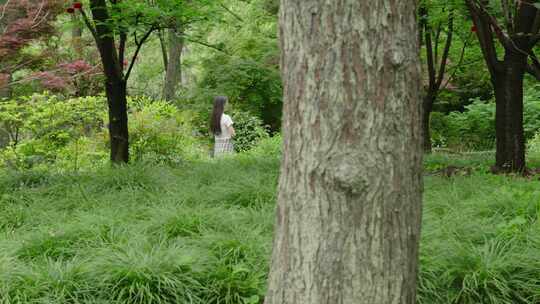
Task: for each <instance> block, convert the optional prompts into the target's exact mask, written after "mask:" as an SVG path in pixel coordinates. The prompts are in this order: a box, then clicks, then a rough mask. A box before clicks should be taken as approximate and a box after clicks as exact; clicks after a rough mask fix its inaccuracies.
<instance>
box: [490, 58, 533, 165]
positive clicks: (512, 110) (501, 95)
mask: <svg viewBox="0 0 540 304" xmlns="http://www.w3.org/2000/svg"><path fill="white" fill-rule="evenodd" d="M526 66H527V57H526V56H524V55H523V54H521V53H519V51H515V52H512V51H510V50H507V52H506V54H505V57H504V62H502V68H501V69H500V70H498V71H497V72H496V76H495V79H494V81H493V83H494V89H495V101H496V116H495V130H496V138H497V152H496V157H495V158H496V161H495V166H496V167H497V170H498V171H499V172H523V171H524V170H525V136H524V131H523V78H524V74H525V68H526Z"/></svg>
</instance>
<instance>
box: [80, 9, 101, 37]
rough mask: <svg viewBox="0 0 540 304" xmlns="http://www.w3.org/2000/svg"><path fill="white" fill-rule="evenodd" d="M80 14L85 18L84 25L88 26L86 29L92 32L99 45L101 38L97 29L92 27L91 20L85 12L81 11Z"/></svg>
mask: <svg viewBox="0 0 540 304" xmlns="http://www.w3.org/2000/svg"><path fill="white" fill-rule="evenodd" d="M80 12H81V16H82V17H83V21H84V24H86V27H87V28H88V29H89V30H90V33H92V36H93V37H94V39H95V40H96V43H99V37H98V35H97V31H96V28H95V27H94V26H93V25H92V23H91V22H90V19H88V16H87V15H86V13H85V12H84V10H83V9H81V10H80Z"/></svg>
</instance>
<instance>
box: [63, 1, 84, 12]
mask: <svg viewBox="0 0 540 304" xmlns="http://www.w3.org/2000/svg"><path fill="white" fill-rule="evenodd" d="M81 9H82V3H81V2H73V4H72V5H71V7H68V8H67V9H66V12H67V13H68V14H74V13H75V10H81Z"/></svg>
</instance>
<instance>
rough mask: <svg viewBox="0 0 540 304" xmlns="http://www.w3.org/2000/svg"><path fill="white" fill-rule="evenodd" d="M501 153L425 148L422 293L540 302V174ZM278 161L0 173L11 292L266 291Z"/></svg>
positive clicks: (235, 296)
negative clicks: (512, 168)
mask: <svg viewBox="0 0 540 304" xmlns="http://www.w3.org/2000/svg"><path fill="white" fill-rule="evenodd" d="M492 159H493V155H492V154H490V153H487V154H486V153H475V154H461V155H460V154H455V155H446V154H434V155H432V156H430V157H428V158H427V159H426V162H425V166H426V177H425V192H424V215H423V227H422V242H421V274H420V283H419V303H430V304H431V303H464V304H469V303H470V304H473V303H474V304H478V303H492V304H495V303H540V221H539V215H540V187H539V184H538V183H539V181H538V179H534V178H531V179H527V178H521V177H511V176H495V175H491V174H488V173H487V172H488V170H489V165H490V163H491V161H492ZM449 165H452V166H456V167H458V168H465V169H459V170H457V171H456V172H455V174H450V175H451V176H450V177H448V175H447V174H444V172H445V171H444V170H443V169H444V168H448V166H449ZM467 168H468V169H467ZM441 170H442V171H441ZM278 172H279V157H277V156H273V157H268V156H265V157H262V156H256V155H255V156H254V155H251V156H238V157H234V158H231V159H225V160H222V161H219V162H213V161H211V162H208V161H201V162H196V163H191V164H185V165H184V166H180V167H174V168H171V167H165V166H143V165H135V166H128V167H125V168H116V169H102V170H98V171H97V172H90V173H77V174H75V173H74V174H65V173H64V174H55V173H51V172H47V171H44V172H35V171H34V172H24V173H7V174H3V175H0V304H13V303H87V304H89V303H149V304H150V303H171V304H172V303H205V304H206V303H216V304H217V303H221V304H223V303H230V304H240V303H246V304H255V303H260V302H261V299H262V297H263V295H264V289H265V285H266V274H267V271H268V258H269V255H270V252H271V245H272V244H271V242H272V232H273V224H274V207H275V201H276V187H277V178H278Z"/></svg>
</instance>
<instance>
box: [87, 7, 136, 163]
mask: <svg viewBox="0 0 540 304" xmlns="http://www.w3.org/2000/svg"><path fill="white" fill-rule="evenodd" d="M90 7H91V9H92V15H93V17H94V20H96V21H97V22H96V43H97V46H98V50H99V54H100V57H101V63H102V65H103V73H104V74H105V92H106V94H107V102H108V105H109V137H110V141H111V161H112V162H113V163H127V162H128V161H129V133H128V117H127V98H126V96H127V92H126V91H127V88H126V80H124V74H123V72H122V66H121V63H120V61H119V59H118V58H119V56H118V54H117V52H116V47H115V42H114V33H113V29H112V28H111V27H109V26H108V25H107V24H106V22H107V21H108V20H109V15H108V12H107V10H106V9H103V8H104V7H107V6H106V2H105V0H92V1H91V2H90Z"/></svg>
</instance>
